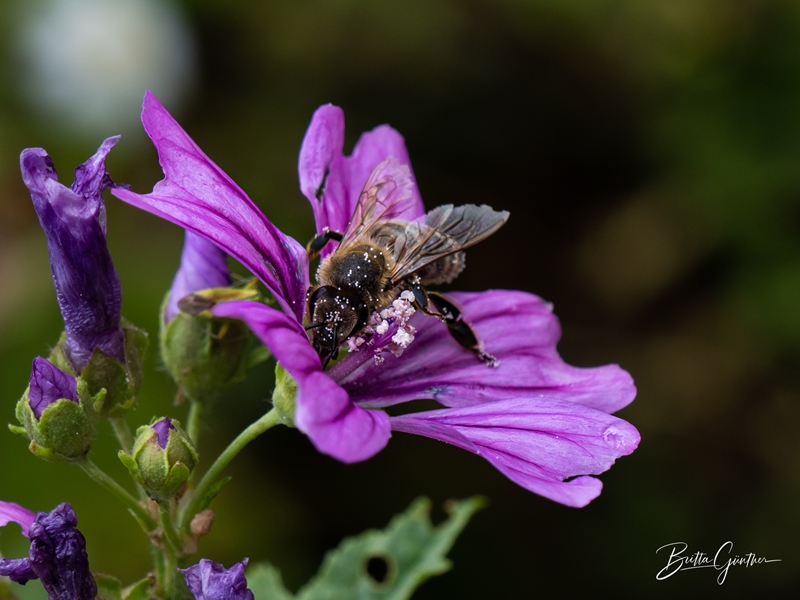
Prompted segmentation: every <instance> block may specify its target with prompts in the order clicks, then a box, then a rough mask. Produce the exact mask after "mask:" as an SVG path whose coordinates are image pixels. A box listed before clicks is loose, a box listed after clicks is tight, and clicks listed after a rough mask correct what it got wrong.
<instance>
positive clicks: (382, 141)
mask: <svg viewBox="0 0 800 600" xmlns="http://www.w3.org/2000/svg"><path fill="white" fill-rule="evenodd" d="M390 157H391V158H395V159H396V160H397V162H398V163H399V164H401V165H403V166H405V167H407V168H408V173H409V176H410V181H411V185H410V190H409V191H410V195H409V197H408V198H407V199H406V200H405V201H404V204H403V205H402V206H397V207H396V210H395V211H394V216H392V217H389V218H398V217H399V218H403V219H405V220H406V221H413V220H415V219H417V218H418V217H421V216H422V215H424V214H425V206H424V205H423V204H422V198H420V195H419V190H418V189H417V186H416V185H415V183H414V181H415V180H414V175H413V171H412V169H411V160H410V159H409V158H408V151H407V150H406V143H405V140H404V139H403V136H402V135H400V133H399V132H398V131H397V130H395V129H393V128H391V127H389V126H388V125H381V126H380V127H376V128H375V129H373V130H372V131H369V132H366V133H363V134H361V138H360V139H359V140H358V143H357V144H356V146H355V148H354V149H353V154H352V156H350V157H349V158H347V166H348V168H349V170H350V197H349V202H350V205H351V206H352V208H351V209H350V212H351V213H352V212H353V209H355V206H356V203H357V202H358V198H359V196H360V195H361V191H362V189H364V187H365V185H366V182H367V179H368V178H369V176H370V175H371V174H372V171H373V170H374V169H375V167H376V166H377V165H378V164H380V163H381V162H382V161H383V160H385V159H386V158H390ZM401 215H402V216H401Z"/></svg>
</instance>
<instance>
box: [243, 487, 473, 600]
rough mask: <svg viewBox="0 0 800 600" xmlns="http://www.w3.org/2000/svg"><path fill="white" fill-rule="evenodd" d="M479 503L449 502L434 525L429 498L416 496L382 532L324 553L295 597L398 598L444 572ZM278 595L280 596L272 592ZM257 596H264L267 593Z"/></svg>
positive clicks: (342, 599) (338, 599)
mask: <svg viewBox="0 0 800 600" xmlns="http://www.w3.org/2000/svg"><path fill="white" fill-rule="evenodd" d="M484 504H485V502H484V501H483V499H481V498H470V499H468V500H463V501H460V502H449V503H448V505H447V506H446V508H447V510H448V513H449V518H448V519H447V521H445V522H444V523H442V524H440V525H438V526H437V527H434V526H433V525H432V524H431V521H430V508H431V502H430V500H428V499H427V498H418V499H417V500H415V501H414V502H413V503H412V504H411V506H410V507H409V508H408V510H406V512H405V513H403V514H401V515H398V516H396V517H394V518H393V519H392V521H391V523H389V526H388V527H387V528H386V529H385V530H384V531H377V530H370V531H367V532H365V533H363V534H361V535H360V536H357V537H354V538H349V539H346V540H344V541H343V542H342V543H341V544H340V545H339V547H338V548H337V549H336V550H333V551H331V552H328V554H327V555H326V556H325V560H324V561H323V564H322V568H321V569H320V571H319V573H318V574H317V575H316V576H315V577H314V578H312V579H311V581H309V583H308V584H306V586H305V587H303V588H302V589H301V590H300V591H299V592H298V594H297V599H298V600H351V599H352V600H403V599H405V598H409V597H411V594H412V593H413V592H414V590H415V589H416V588H417V587H418V586H419V585H420V584H421V583H422V582H423V581H425V580H426V579H428V578H429V577H432V576H434V575H440V574H442V573H444V572H446V571H448V570H449V569H450V567H451V563H450V561H449V560H447V558H446V555H447V552H448V551H449V550H450V548H451V547H452V546H453V543H454V542H455V540H456V537H458V535H459V533H461V531H462V530H463V529H464V526H465V525H466V524H467V522H468V521H469V519H470V517H471V516H472V515H473V514H474V513H475V512H476V511H477V510H478V509H480V508H482V507H483V506H484ZM278 598H280V596H279V597H278ZM258 600H268V598H267V597H265V598H259V599H258Z"/></svg>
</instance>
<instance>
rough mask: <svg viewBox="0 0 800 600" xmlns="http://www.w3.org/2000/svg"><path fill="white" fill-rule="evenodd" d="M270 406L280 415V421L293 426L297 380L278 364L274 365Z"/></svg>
mask: <svg viewBox="0 0 800 600" xmlns="http://www.w3.org/2000/svg"><path fill="white" fill-rule="evenodd" d="M272 406H274V407H275V410H276V411H277V412H278V415H280V418H281V423H283V424H284V425H286V426H287V427H294V411H295V409H296V407H297V382H296V381H295V380H294V378H293V377H292V376H291V375H289V372H288V371H287V370H286V369H284V368H283V367H282V366H280V364H276V365H275V389H274V390H273V392H272Z"/></svg>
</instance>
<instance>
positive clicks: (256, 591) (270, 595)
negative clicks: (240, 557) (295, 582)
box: [247, 563, 294, 600]
mask: <svg viewBox="0 0 800 600" xmlns="http://www.w3.org/2000/svg"><path fill="white" fill-rule="evenodd" d="M247 587H248V588H249V589H250V591H251V592H253V595H254V596H255V599H256V600H292V598H294V596H293V595H292V594H291V593H290V592H289V591H287V590H286V588H285V587H283V581H282V580H281V574H280V573H279V572H278V569H276V568H275V567H274V566H272V565H271V564H269V563H258V564H257V565H253V566H252V567H250V568H249V569H247Z"/></svg>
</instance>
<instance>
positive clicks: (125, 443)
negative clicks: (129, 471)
mask: <svg viewBox="0 0 800 600" xmlns="http://www.w3.org/2000/svg"><path fill="white" fill-rule="evenodd" d="M108 421H109V422H110V423H111V427H112V428H113V429H114V435H116V436H117V440H119V446H120V448H122V450H123V451H125V453H127V454H130V453H131V450H132V449H133V433H131V428H130V427H129V426H128V422H127V421H126V420H125V419H124V418H121V417H117V418H115V419H111V418H110V419H109V420H108Z"/></svg>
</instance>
